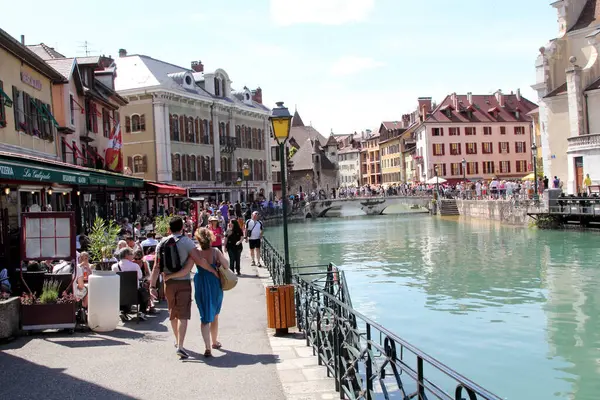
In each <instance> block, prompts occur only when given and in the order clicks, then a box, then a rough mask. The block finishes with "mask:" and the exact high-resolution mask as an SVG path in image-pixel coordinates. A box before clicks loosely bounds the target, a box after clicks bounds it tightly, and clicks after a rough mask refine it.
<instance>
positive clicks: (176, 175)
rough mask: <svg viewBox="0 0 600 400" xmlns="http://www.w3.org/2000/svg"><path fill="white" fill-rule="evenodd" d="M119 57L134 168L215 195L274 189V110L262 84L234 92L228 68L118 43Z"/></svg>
mask: <svg viewBox="0 0 600 400" xmlns="http://www.w3.org/2000/svg"><path fill="white" fill-rule="evenodd" d="M116 65H117V68H118V69H119V75H118V77H117V79H116V88H117V90H118V92H119V93H120V94H121V95H122V96H124V97H126V98H127V100H128V101H129V104H128V105H127V106H126V107H125V108H124V110H123V111H122V113H121V123H122V125H123V126H124V136H123V137H124V140H123V142H124V150H125V155H126V157H127V160H128V161H127V164H128V165H129V166H130V168H131V170H132V173H133V175H134V176H139V177H144V178H145V179H150V180H155V181H159V182H169V183H172V184H177V185H179V186H183V187H186V188H188V191H189V194H190V196H191V197H198V196H201V197H205V198H210V199H213V200H215V201H220V200H231V201H235V200H242V201H252V200H254V199H260V198H270V197H271V196H272V188H273V186H272V183H271V182H272V181H271V179H272V175H271V159H270V156H271V146H270V135H269V132H270V129H269V115H270V110H269V109H268V108H267V107H265V106H264V105H262V90H261V89H260V88H258V89H256V90H255V91H251V90H249V89H248V88H246V87H244V88H243V90H241V91H239V92H234V91H233V89H232V87H231V79H230V78H229V75H228V74H227V72H225V71H224V70H222V69H217V70H215V71H214V72H205V71H204V66H203V64H202V63H201V62H192V64H191V68H190V69H187V68H182V67H179V66H176V65H172V64H170V63H168V62H164V61H161V60H156V59H154V58H151V57H148V56H143V55H129V56H128V55H127V52H126V51H125V50H120V52H119V58H118V59H117V60H116ZM245 165H247V166H248V168H249V169H250V174H249V176H248V177H246V176H244V175H243V173H242V172H243V168H244V166H245ZM246 180H248V183H247V184H246ZM246 188H248V193H246Z"/></svg>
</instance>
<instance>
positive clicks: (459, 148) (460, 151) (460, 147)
mask: <svg viewBox="0 0 600 400" xmlns="http://www.w3.org/2000/svg"><path fill="white" fill-rule="evenodd" d="M456 146H457V147H458V155H461V154H462V146H461V144H460V143H457V144H456ZM461 168H462V166H461Z"/></svg>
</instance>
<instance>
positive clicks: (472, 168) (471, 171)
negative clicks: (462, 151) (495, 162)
mask: <svg viewBox="0 0 600 400" xmlns="http://www.w3.org/2000/svg"><path fill="white" fill-rule="evenodd" d="M478 173H479V163H478V162H473V161H472V162H468V163H467V175H476V174H478Z"/></svg>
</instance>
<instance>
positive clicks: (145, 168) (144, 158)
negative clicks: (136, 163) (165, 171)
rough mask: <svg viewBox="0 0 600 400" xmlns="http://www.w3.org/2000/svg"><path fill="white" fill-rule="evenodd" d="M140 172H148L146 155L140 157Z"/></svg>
mask: <svg viewBox="0 0 600 400" xmlns="http://www.w3.org/2000/svg"><path fill="white" fill-rule="evenodd" d="M142 172H148V156H146V155H145V156H143V157H142Z"/></svg>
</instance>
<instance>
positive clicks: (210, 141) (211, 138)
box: [208, 121, 215, 161]
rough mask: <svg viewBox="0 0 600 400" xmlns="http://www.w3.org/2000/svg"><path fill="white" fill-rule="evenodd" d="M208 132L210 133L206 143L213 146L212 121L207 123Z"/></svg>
mask: <svg viewBox="0 0 600 400" xmlns="http://www.w3.org/2000/svg"><path fill="white" fill-rule="evenodd" d="M208 130H209V133H210V135H208V142H209V144H213V141H214V138H213V134H214V130H215V129H214V125H213V122H212V121H210V123H209V129H208ZM213 161H214V160H213Z"/></svg>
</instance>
